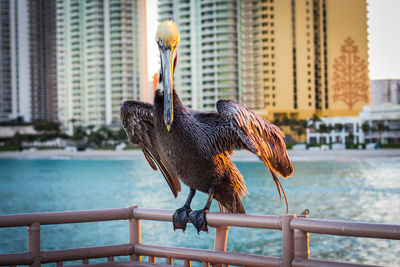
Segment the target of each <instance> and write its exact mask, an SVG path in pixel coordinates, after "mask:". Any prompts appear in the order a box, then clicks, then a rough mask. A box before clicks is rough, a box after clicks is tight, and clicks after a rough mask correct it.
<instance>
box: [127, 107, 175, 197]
mask: <svg viewBox="0 0 400 267" xmlns="http://www.w3.org/2000/svg"><path fill="white" fill-rule="evenodd" d="M152 107H153V105H151V104H148V103H144V102H140V101H125V102H124V104H123V105H122V107H121V122H122V125H123V126H124V128H125V131H126V134H127V135H128V138H129V140H130V141H131V143H132V144H133V145H137V146H139V147H140V148H141V150H142V151H143V154H144V156H145V157H146V160H147V162H148V163H149V164H150V166H151V167H152V168H153V169H154V170H157V166H158V168H159V169H160V171H161V172H162V174H163V175H164V177H165V180H166V181H167V183H168V185H169V187H170V188H171V191H172V193H173V194H174V196H175V197H177V196H178V192H180V191H181V183H180V181H179V179H178V177H177V176H176V174H175V173H174V171H173V170H172V168H171V167H170V166H169V165H168V164H167V161H166V160H165V159H164V158H163V155H162V153H160V147H159V145H158V143H157V141H156V138H155V132H154V125H153V111H152Z"/></svg>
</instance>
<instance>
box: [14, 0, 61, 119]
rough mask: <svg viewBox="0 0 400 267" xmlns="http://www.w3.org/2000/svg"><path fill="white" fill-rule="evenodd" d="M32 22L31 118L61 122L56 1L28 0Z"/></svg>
mask: <svg viewBox="0 0 400 267" xmlns="http://www.w3.org/2000/svg"><path fill="white" fill-rule="evenodd" d="M16 2H18V3H20V1H16ZM28 21H29V29H28V30H29V69H30V81H31V82H30V86H31V90H30V92H31V110H32V113H31V119H32V120H33V121H57V120H58V116H57V115H58V106H57V54H56V2H55V1H46V0H34V1H33V0H28Z"/></svg>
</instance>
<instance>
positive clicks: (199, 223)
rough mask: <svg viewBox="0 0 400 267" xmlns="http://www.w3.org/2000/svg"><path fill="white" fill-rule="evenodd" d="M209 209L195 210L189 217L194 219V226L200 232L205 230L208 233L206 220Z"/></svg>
mask: <svg viewBox="0 0 400 267" xmlns="http://www.w3.org/2000/svg"><path fill="white" fill-rule="evenodd" d="M207 212H208V210H206V209H201V210H194V211H192V212H191V213H189V218H190V220H191V221H192V223H193V225H194V227H196V229H197V233H198V234H200V231H204V232H207V233H208V227H207V221H206V213H207Z"/></svg>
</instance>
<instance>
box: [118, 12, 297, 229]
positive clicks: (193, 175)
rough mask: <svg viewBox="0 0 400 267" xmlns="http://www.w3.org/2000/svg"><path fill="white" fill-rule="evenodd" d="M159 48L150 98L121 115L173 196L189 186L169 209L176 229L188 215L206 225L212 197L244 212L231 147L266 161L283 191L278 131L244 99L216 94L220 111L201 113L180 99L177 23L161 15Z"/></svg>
mask: <svg viewBox="0 0 400 267" xmlns="http://www.w3.org/2000/svg"><path fill="white" fill-rule="evenodd" d="M156 42H157V44H158V47H159V50H160V58H161V71H160V75H159V81H160V83H162V87H163V88H162V90H157V91H156V93H155V96H154V105H152V104H149V103H144V102H140V101H125V102H124V103H123V105H122V107H121V121H122V124H123V126H124V128H125V131H126V133H127V135H128V137H129V140H130V142H131V143H132V144H133V145H137V146H139V148H140V149H141V150H142V151H143V154H144V156H145V158H146V160H147V162H148V163H149V164H150V166H151V167H152V168H153V169H154V170H157V168H158V169H159V170H160V171H161V172H162V174H163V176H164V178H165V180H166V181H167V183H168V185H169V187H170V188H171V191H172V193H173V195H174V196H175V198H176V197H177V195H178V192H180V191H181V183H180V181H182V182H183V183H184V184H186V185H187V186H188V187H189V188H190V193H189V196H188V198H187V200H186V203H185V205H184V206H183V207H182V208H180V209H177V210H176V211H175V213H174V215H173V226H174V230H175V229H182V230H183V231H185V229H186V224H187V221H188V220H189V219H190V221H191V222H192V223H193V225H194V226H195V227H196V229H197V231H198V233H200V231H207V232H208V228H207V221H206V213H207V212H208V210H209V208H210V205H211V201H212V200H213V199H216V200H217V201H218V204H219V207H220V210H221V211H223V212H229V213H245V209H244V207H243V204H242V201H241V199H242V197H243V196H245V195H246V191H247V190H246V186H245V182H244V179H243V176H242V174H241V173H240V172H239V170H238V168H237V167H236V166H235V164H233V162H232V161H231V159H230V156H231V155H232V154H233V149H234V148H236V149H246V150H248V151H251V152H252V153H254V154H255V155H257V156H258V158H259V159H260V160H261V161H262V162H264V164H265V166H267V168H268V170H269V172H270V173H271V175H272V178H273V180H274V182H275V184H276V187H277V190H278V193H279V197H280V198H282V195H281V192H282V193H283V195H284V197H285V203H286V213H287V211H288V203H287V198H286V194H285V191H284V189H283V187H282V184H281V182H280V181H279V179H278V177H277V174H278V175H280V176H282V177H283V178H286V177H289V176H291V175H292V173H293V166H292V163H291V162H290V159H289V157H288V154H287V151H286V145H285V142H284V141H283V134H282V132H281V131H280V129H279V128H278V127H276V126H275V125H273V124H271V123H269V122H268V121H266V120H265V119H263V118H262V117H260V116H259V115H257V114H256V113H254V112H253V111H251V110H249V109H247V108H246V107H244V106H242V105H240V104H238V103H236V102H233V101H230V100H220V101H218V102H217V112H214V113H206V112H202V111H198V110H192V109H189V108H187V107H185V106H184V105H183V104H182V102H181V100H180V99H179V97H178V95H177V93H176V91H175V89H174V85H173V84H174V71H175V67H176V64H177V50H176V49H177V45H178V43H179V31H178V28H177V26H176V24H175V22H174V21H173V20H166V21H164V22H162V23H161V24H160V25H159V27H158V30H157V33H156ZM196 191H201V192H204V193H206V194H208V199H207V202H206V204H205V206H204V208H203V209H201V210H195V211H193V210H192V209H191V208H190V204H191V202H192V199H193V197H194V195H195V193H196Z"/></svg>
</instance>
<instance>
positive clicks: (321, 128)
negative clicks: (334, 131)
mask: <svg viewBox="0 0 400 267" xmlns="http://www.w3.org/2000/svg"><path fill="white" fill-rule="evenodd" d="M318 132H320V133H329V132H330V129H329V127H328V126H327V125H326V124H323V123H321V124H320V125H319V129H318Z"/></svg>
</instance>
